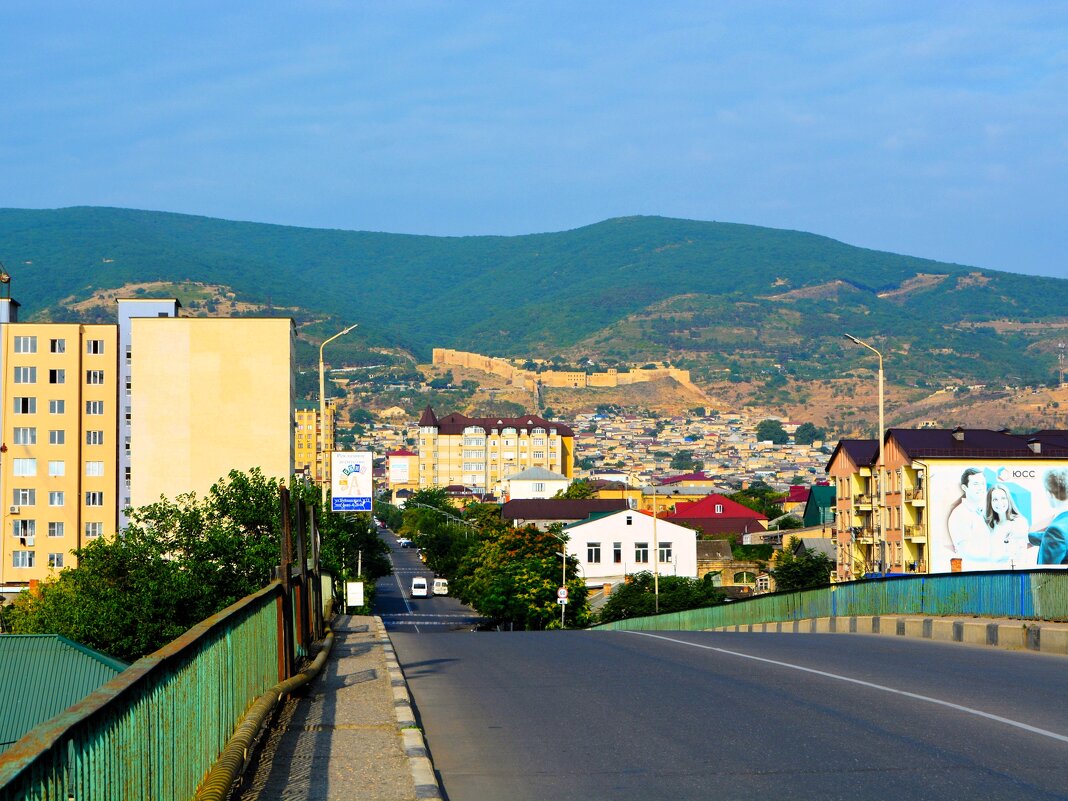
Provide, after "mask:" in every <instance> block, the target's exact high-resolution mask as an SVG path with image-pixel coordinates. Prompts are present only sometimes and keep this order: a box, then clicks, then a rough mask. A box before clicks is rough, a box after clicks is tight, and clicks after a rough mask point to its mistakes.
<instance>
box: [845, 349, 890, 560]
mask: <svg viewBox="0 0 1068 801" xmlns="http://www.w3.org/2000/svg"><path fill="white" fill-rule="evenodd" d="M844 336H845V338H846V339H848V340H849V341H850V342H852V343H854V344H855V345H860V346H861V347H864V348H867V349H868V350H870V351H871V352H872V353H874V354H875V355H876V356H878V357H879V465H878V468H877V471H876V472H877V475H878V479H879V518H878V520H879V572H881V573H885V572H886V529H885V527H884V521H883V516H884V515H885V514H886V482H885V481H884V479H885V476H884V475H883V474H884V472H885V469H886V462H885V460H884V459H883V440H884V439H885V437H884V434H885V431H886V429H885V428H884V423H883V354H882V353H880V352H879V351H878V350H876V349H875V348H873V347H872V346H871V345H869V344H868V343H867V342H864V341H863V340H860V339H857V338H856V337H855V336H853V335H852V334H845V335H844Z"/></svg>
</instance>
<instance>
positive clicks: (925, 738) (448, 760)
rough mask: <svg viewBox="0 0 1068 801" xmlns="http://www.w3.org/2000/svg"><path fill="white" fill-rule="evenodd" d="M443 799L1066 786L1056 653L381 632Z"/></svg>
mask: <svg viewBox="0 0 1068 801" xmlns="http://www.w3.org/2000/svg"><path fill="white" fill-rule="evenodd" d="M392 638H393V641H394V645H395V647H396V650H397V654H398V657H399V659H400V661H401V664H402V666H403V668H404V672H405V675H406V676H407V679H408V683H409V686H410V688H411V691H412V693H413V696H414V700H415V703H416V705H417V707H418V713H419V716H420V723H421V725H422V726H423V728H424V730H425V732H426V735H427V740H428V744H429V747H430V750H431V752H432V756H433V760H434V764H435V767H436V768H437V770H438V771H439V773H440V776H441V779H442V782H443V784H444V788H445V791H446V792H447V794H448V797H449V799H450V801H469V800H470V801H474V800H476V799H477V800H478V801H484V800H485V799H512V800H514V801H523V800H524V799H560V800H566V799H576V800H577V799H582V801H597V799H762V798H768V799H821V801H823V800H825V799H850V801H854V800H855V799H895V800H896V799H934V800H936V801H937V800H938V799H954V800H955V799H969V801H973V800H974V801H978V800H979V799H1054V798H1056V799H1066V798H1068V704H1066V703H1065V698H1066V696H1068V659H1066V658H1065V657H1058V656H1052V655H1048V654H1036V653H1033V652H1032V653H1026V652H1020V653H1015V652H1006V651H999V650H996V649H985V648H978V647H975V648H973V647H967V646H961V645H955V644H943V643H934V642H930V641H922V640H906V639H903V638H901V639H898V638H884V637H878V636H862V635H844V634H839V635H833V634H829V635H817V634H805V635H788V634H781V635H780V634H727V633H715V632H657V633H656V634H655V636H649V635H642V634H634V633H623V632H582V631H569V632H529V633H527V632H524V633H513V634H508V633H491V632H480V633H455V634H452V635H449V636H438V637H425V636H423V637H420V636H415V635H412V634H406V633H396V634H393V635H392Z"/></svg>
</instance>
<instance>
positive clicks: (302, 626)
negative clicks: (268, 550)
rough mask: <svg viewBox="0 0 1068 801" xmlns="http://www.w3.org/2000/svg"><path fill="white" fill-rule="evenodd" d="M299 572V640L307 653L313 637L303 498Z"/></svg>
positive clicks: (299, 513) (299, 512)
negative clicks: (309, 604)
mask: <svg viewBox="0 0 1068 801" xmlns="http://www.w3.org/2000/svg"><path fill="white" fill-rule="evenodd" d="M297 572H298V574H299V576H300V594H299V596H298V598H299V600H300V603H299V604H298V605H297V633H298V636H297V641H298V642H299V643H300V645H301V648H303V649H304V653H305V655H307V654H308V653H309V652H310V651H311V644H312V638H311V626H310V625H309V623H310V615H309V606H308V603H309V600H308V514H307V507H306V506H305V504H304V501H303V500H298V501H297Z"/></svg>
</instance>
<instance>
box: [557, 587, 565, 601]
mask: <svg viewBox="0 0 1068 801" xmlns="http://www.w3.org/2000/svg"><path fill="white" fill-rule="evenodd" d="M556 597H557V598H559V599H560V600H562V601H566V600H567V587H561V588H560V589H558V590H557V591H556Z"/></svg>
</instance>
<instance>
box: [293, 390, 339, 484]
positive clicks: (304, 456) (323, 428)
mask: <svg viewBox="0 0 1068 801" xmlns="http://www.w3.org/2000/svg"><path fill="white" fill-rule="evenodd" d="M321 416H322V410H321V409H320V408H319V404H318V403H316V402H315V401H297V402H296V410H295V412H294V424H293V434H294V443H293V467H294V469H295V470H296V471H297V472H298V473H299V472H301V471H307V472H308V475H310V476H311V478H312V479H313V480H314V481H315V482H316V483H317V484H321V485H325V486H329V485H330V453H331V451H333V450H334V431H335V427H336V422H337V399H335V398H328V399H327V401H326V425H322V424H321V421H320V419H319V418H320V417H321ZM320 441H321V442H322V446H321V447H320V444H319V443H320Z"/></svg>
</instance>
